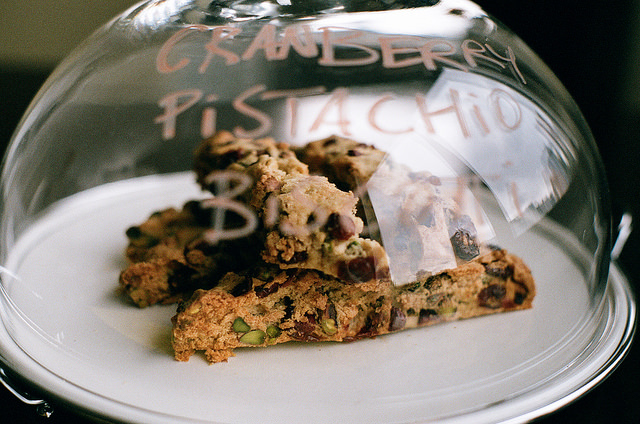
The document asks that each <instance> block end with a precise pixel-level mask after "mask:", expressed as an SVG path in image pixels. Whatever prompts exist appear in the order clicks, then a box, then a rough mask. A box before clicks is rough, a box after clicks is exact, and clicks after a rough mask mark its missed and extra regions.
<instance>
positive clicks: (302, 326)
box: [291, 321, 320, 342]
mask: <svg viewBox="0 0 640 424" xmlns="http://www.w3.org/2000/svg"><path fill="white" fill-rule="evenodd" d="M293 328H294V330H295V331H294V332H293V333H292V334H291V337H293V338H294V339H296V340H300V341H305V342H313V341H318V340H320V339H319V337H318V336H317V335H315V334H314V331H315V329H316V326H315V325H314V324H312V323H310V322H305V321H296V323H295V324H294V325H293Z"/></svg>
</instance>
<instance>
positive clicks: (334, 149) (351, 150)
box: [299, 136, 387, 191]
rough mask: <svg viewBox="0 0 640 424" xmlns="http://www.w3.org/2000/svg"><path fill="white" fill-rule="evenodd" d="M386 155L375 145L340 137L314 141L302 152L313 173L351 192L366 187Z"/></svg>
mask: <svg viewBox="0 0 640 424" xmlns="http://www.w3.org/2000/svg"><path fill="white" fill-rule="evenodd" d="M386 155H387V153H385V152H384V151H382V150H379V149H377V148H375V147H374V146H373V145H370V144H365V143H361V142H358V141H355V140H352V139H349V138H344V137H338V136H331V137H328V138H325V139H322V140H316V141H312V142H310V143H307V144H306V145H305V146H303V147H302V148H300V150H299V156H300V160H301V161H302V162H304V163H306V164H307V165H308V166H309V171H310V172H311V173H313V174H320V175H325V176H326V177H327V178H329V181H331V182H332V183H334V184H336V185H337V186H338V187H339V188H340V189H342V190H352V191H355V190H357V188H358V187H361V186H363V185H364V184H366V182H367V181H368V180H369V178H370V177H371V175H373V173H374V172H375V171H376V169H378V166H379V165H380V163H381V162H382V161H383V160H384V158H385V157H386Z"/></svg>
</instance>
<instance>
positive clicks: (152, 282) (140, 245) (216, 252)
mask: <svg viewBox="0 0 640 424" xmlns="http://www.w3.org/2000/svg"><path fill="white" fill-rule="evenodd" d="M211 219H212V209H210V208H205V207H203V205H202V202H201V201H196V200H193V201H189V202H187V203H185V205H184V206H183V208H182V209H175V208H168V209H165V210H163V211H158V212H155V213H153V214H152V215H151V216H150V217H149V218H148V219H147V220H146V221H145V222H143V223H142V224H140V225H138V226H133V227H130V228H129V229H128V230H127V232H126V234H127V237H128V239H129V245H128V246H127V249H126V255H127V258H128V259H129V261H130V264H129V266H128V267H127V268H125V269H124V270H123V271H122V272H121V273H120V277H119V285H120V289H121V291H122V292H123V293H124V294H125V295H126V296H127V297H129V298H130V299H131V300H132V301H133V303H135V304H136V305H137V306H139V307H146V306H150V305H153V304H156V303H161V304H168V303H174V302H176V301H178V300H181V299H182V298H183V297H185V296H187V297H188V296H190V295H191V293H192V292H193V291H194V290H195V289H197V288H210V287H213V286H214V285H215V284H217V282H218V280H219V279H220V278H221V277H222V276H223V275H224V274H225V273H226V272H228V271H231V270H239V269H243V268H246V267H248V266H252V265H253V263H255V262H256V261H257V260H258V259H259V248H258V247H257V246H259V243H257V242H256V240H255V239H254V238H255V236H254V235H251V236H247V237H244V238H239V239H234V240H221V241H219V242H218V243H216V244H211V243H209V242H208V241H207V240H206V239H205V238H204V235H205V234H206V232H207V231H208V230H210V227H211Z"/></svg>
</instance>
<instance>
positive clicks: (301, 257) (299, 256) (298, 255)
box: [284, 252, 309, 264]
mask: <svg viewBox="0 0 640 424" xmlns="http://www.w3.org/2000/svg"><path fill="white" fill-rule="evenodd" d="M308 257H309V254H308V253H307V252H295V253H294V254H293V256H291V259H289V260H288V261H284V262H285V263H287V264H297V263H299V262H304V261H306V260H307V258H308Z"/></svg>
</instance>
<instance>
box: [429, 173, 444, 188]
mask: <svg viewBox="0 0 640 424" xmlns="http://www.w3.org/2000/svg"><path fill="white" fill-rule="evenodd" d="M429 183H430V184H431V185H434V186H439V185H442V181H441V180H440V178H438V177H436V176H435V175H431V176H429Z"/></svg>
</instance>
